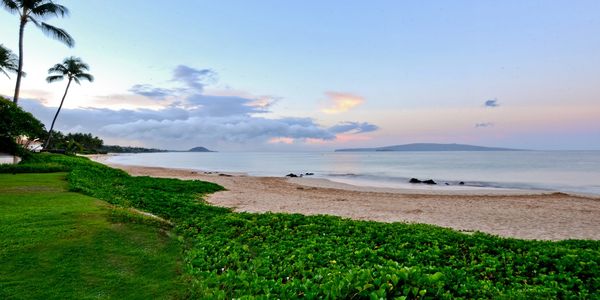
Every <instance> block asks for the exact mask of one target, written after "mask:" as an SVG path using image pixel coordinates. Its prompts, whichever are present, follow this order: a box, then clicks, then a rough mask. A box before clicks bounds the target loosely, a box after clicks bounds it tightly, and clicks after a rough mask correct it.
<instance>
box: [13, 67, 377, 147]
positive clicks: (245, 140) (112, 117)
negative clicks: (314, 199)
mask: <svg viewBox="0 0 600 300" xmlns="http://www.w3.org/2000/svg"><path fill="white" fill-rule="evenodd" d="M216 75H217V74H216V73H215V72H214V71H212V70H209V69H202V70H198V69H194V68H191V67H187V66H178V67H177V68H175V70H174V72H173V79H172V80H173V82H175V83H176V84H177V85H178V87H176V88H163V87H155V86H152V85H148V84H136V85H134V86H132V87H131V88H130V89H129V91H130V92H132V93H134V94H137V95H140V96H144V97H147V98H150V99H155V100H164V99H172V100H170V101H167V103H168V104H167V105H165V106H162V108H160V109H119V110H115V109H108V108H75V109H68V108H63V110H62V111H61V115H60V116H59V119H58V121H57V129H58V130H61V131H66V132H74V131H77V132H91V133H93V134H95V135H99V136H100V137H102V138H104V139H105V140H106V142H107V143H111V141H131V142H132V144H137V145H146V146H152V147H160V148H164V149H174V150H176V149H187V148H190V147H193V146H199V145H202V146H208V147H213V148H216V149H219V147H221V146H222V147H225V148H227V146H228V145H232V144H237V145H246V146H257V145H268V144H269V143H273V141H283V142H289V141H294V142H295V141H300V142H302V141H306V140H322V141H334V140H336V137H337V136H338V135H341V134H362V133H367V132H372V131H375V130H377V129H378V127H377V126H376V125H374V124H370V123H366V122H344V123H340V124H337V125H334V126H331V127H325V126H322V125H320V124H318V123H317V122H316V121H315V120H314V119H311V118H291V117H281V118H267V117H265V113H268V112H269V109H270V107H271V105H272V104H273V102H274V101H275V100H273V99H268V98H265V97H259V98H250V97H237V96H215V95H205V94H204V88H205V86H206V85H207V82H209V81H210V80H214V78H216ZM21 104H22V105H23V107H25V108H26V109H27V110H28V111H30V112H32V113H33V114H34V115H35V116H37V117H38V118H40V119H41V120H42V121H44V122H45V123H46V124H48V123H49V121H50V119H51V117H52V114H53V113H54V112H55V108H50V107H46V106H44V105H42V104H40V103H39V102H37V101H34V100H31V99H29V100H27V99H23V101H22V102H21ZM121 143H122V142H121Z"/></svg>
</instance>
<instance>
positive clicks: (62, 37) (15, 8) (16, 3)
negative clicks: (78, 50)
mask: <svg viewBox="0 0 600 300" xmlns="http://www.w3.org/2000/svg"><path fill="white" fill-rule="evenodd" d="M0 4H1V5H2V6H4V8H6V10H8V11H9V12H11V13H13V14H18V15H19V19H20V23H19V24H20V25H19V63H18V67H17V83H16V85H15V96H14V97H13V102H14V103H17V102H18V101H19V91H20V90H21V77H22V76H23V33H24V31H25V25H27V22H29V21H31V22H32V23H33V24H35V25H36V26H37V27H38V28H40V29H41V30H42V32H44V33H45V34H46V35H49V36H51V37H53V38H55V39H57V40H59V41H61V42H63V43H65V44H67V46H69V47H73V46H74V45H75V41H74V40H73V38H72V37H71V36H70V35H69V34H68V33H67V32H66V31H65V30H64V29H61V28H58V27H54V26H52V25H50V24H47V23H45V22H41V21H40V20H43V19H45V18H48V17H49V16H56V17H64V16H66V15H68V14H69V10H68V9H67V8H66V7H64V6H62V5H60V4H56V3H54V1H52V0H0Z"/></svg>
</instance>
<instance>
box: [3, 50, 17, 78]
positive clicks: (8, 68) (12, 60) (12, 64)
mask: <svg viewBox="0 0 600 300" xmlns="http://www.w3.org/2000/svg"><path fill="white" fill-rule="evenodd" d="M7 72H17V56H16V55H14V54H13V53H12V51H10V50H9V49H8V48H6V47H4V45H2V44H0V73H3V74H4V75H6V77H8V78H10V76H8V73H7Z"/></svg>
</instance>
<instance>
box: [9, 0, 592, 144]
mask: <svg viewBox="0 0 600 300" xmlns="http://www.w3.org/2000/svg"><path fill="white" fill-rule="evenodd" d="M61 1H64V4H65V5H66V6H67V7H69V9H70V11H71V14H70V16H69V18H64V19H62V18H61V19H56V20H53V21H56V22H55V23H53V25H56V26H58V27H61V28H64V29H65V30H67V31H68V32H69V33H70V34H71V35H72V36H73V37H74V38H75V40H76V47H75V48H72V49H70V48H68V47H65V46H64V45H62V44H61V43H59V42H57V41H55V40H52V39H49V38H47V37H46V36H45V35H44V34H43V33H41V32H39V30H37V29H36V28H35V27H33V26H31V27H27V28H26V29H25V31H26V33H25V49H24V50H25V64H24V68H25V69H24V71H25V72H27V77H25V78H23V82H22V90H21V95H22V97H23V101H22V102H20V105H21V106H23V107H24V108H26V109H27V110H29V111H30V112H32V113H33V114H34V115H35V116H36V117H38V118H40V119H41V120H42V121H44V122H45V123H46V124H47V126H49V123H50V122H51V121H52V116H53V113H54V112H55V111H56V107H57V106H58V104H59V103H60V99H61V97H62V93H63V92H64V88H65V83H64V82H63V83H56V84H48V83H46V81H45V78H46V76H47V70H48V68H49V67H51V66H52V65H54V64H55V63H57V62H59V61H61V60H62V59H63V58H64V57H67V56H71V55H75V56H78V57H81V58H82V59H83V60H84V61H85V62H86V63H88V64H89V65H90V68H91V69H90V73H92V74H93V75H94V76H95V78H96V80H95V81H94V82H93V83H84V84H82V85H75V86H72V87H71V88H70V90H69V95H68V97H67V99H66V100H65V104H64V107H63V110H64V112H62V111H61V115H60V117H59V119H58V120H57V124H56V128H57V129H59V130H63V131H69V130H81V131H86V132H90V133H92V134H94V135H98V136H99V137H101V138H103V139H104V140H105V141H107V143H118V144H131V145H143V146H149V147H168V148H171V147H172V145H178V146H181V147H180V148H184V147H187V146H198V145H202V146H207V147H208V148H214V149H216V150H228V149H236V150H238V149H241V150H252V149H260V150H262V149H276V150H285V149H317V150H330V149H335V148H337V147H342V146H343V147H347V146H352V147H354V146H356V147H368V146H385V145H390V144H401V143H411V142H448V143H453V142H456V143H460V142H463V143H475V144H481V145H484V146H486V145H487V146H503V147H512V148H523V147H530V148H538V149H600V104H599V103H600V102H598V99H600V85H598V83H597V78H600V35H598V34H597V29H598V28H600V19H599V18H597V11H598V10H599V9H600V2H599V1H575V2H558V1H555V2H552V1H550V2H548V1H542V2H539V1H538V2H530V1H529V2H528V1H512V2H507V3H503V4H502V5H489V4H485V3H483V4H482V3H479V2H478V3H476V4H474V3H473V2H472V1H462V0H458V1H453V2H452V3H450V2H445V1H433V2H427V3H421V2H419V3H417V2H404V1H391V0H390V1H381V2H377V3H370V2H368V3H367V2H353V3H352V4H350V5H349V4H348V3H345V2H343V1H337V0H334V1H312V0H308V1H305V2H302V5H297V4H291V3H288V2H277V5H274V4H273V3H275V2H270V1H264V2H263V1H258V2H244V1H233V2H227V1H225V2H210V3H209V2H206V3H204V2H202V3H200V2H197V1H190V3H186V5H185V6H173V7H172V8H171V9H169V10H162V9H156V10H155V9H148V6H147V2H146V1H129V2H128V5H126V6H123V5H120V4H121V2H119V1H116V0H103V1H74V0H61ZM119 5H120V6H119ZM115 6H118V7H119V8H120V9H119V14H118V15H115V18H113V19H111V20H110V22H107V21H106V20H104V19H102V18H98V17H97V16H98V15H111V16H112V15H114V11H113V10H114V9H113V7H115ZM140 12H143V13H140ZM0 14H2V16H1V17H0V36H1V37H2V41H0V42H1V43H2V44H3V45H5V46H6V47H8V48H10V49H11V50H13V52H16V50H18V26H17V25H15V24H16V23H15V22H16V21H17V20H16V19H15V18H14V17H15V16H13V15H10V14H9V13H8V12H5V11H2V12H0ZM122 16H124V17H122ZM349 17H351V18H353V19H360V20H362V21H361V22H347V20H348V18H349ZM308 18H310V19H311V22H306V20H307V19H308ZM153 20H161V22H153ZM506 20H511V22H506ZM132 24H145V25H144V26H142V27H140V26H133V25H132ZM524 29H526V30H524ZM11 77H12V76H11ZM14 85H15V83H14V80H12V79H8V78H4V77H0V94H1V95H6V96H11V95H12V94H13V88H14ZM304 146H306V147H307V148H302V147H304Z"/></svg>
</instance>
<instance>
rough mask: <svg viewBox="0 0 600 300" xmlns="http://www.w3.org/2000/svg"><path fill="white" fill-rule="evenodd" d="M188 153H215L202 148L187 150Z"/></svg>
mask: <svg viewBox="0 0 600 300" xmlns="http://www.w3.org/2000/svg"><path fill="white" fill-rule="evenodd" d="M188 152H215V151H211V150H208V149H206V148H204V147H194V148H192V149H190V150H188Z"/></svg>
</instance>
